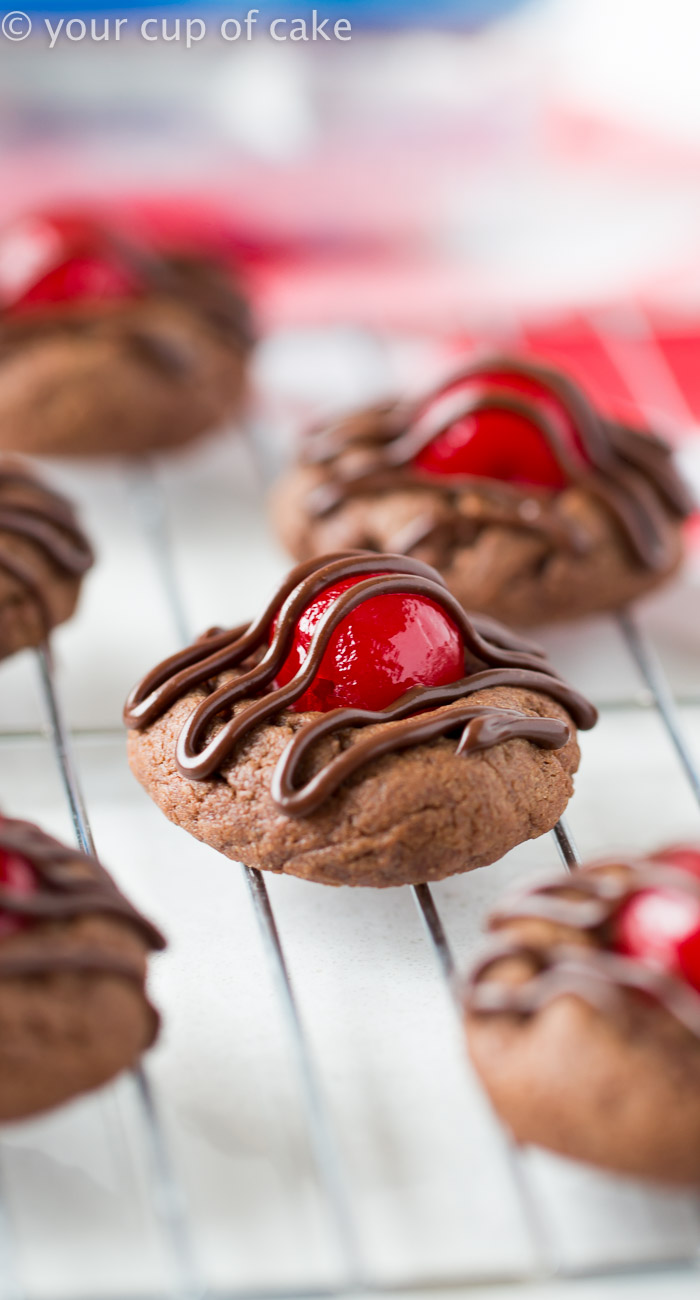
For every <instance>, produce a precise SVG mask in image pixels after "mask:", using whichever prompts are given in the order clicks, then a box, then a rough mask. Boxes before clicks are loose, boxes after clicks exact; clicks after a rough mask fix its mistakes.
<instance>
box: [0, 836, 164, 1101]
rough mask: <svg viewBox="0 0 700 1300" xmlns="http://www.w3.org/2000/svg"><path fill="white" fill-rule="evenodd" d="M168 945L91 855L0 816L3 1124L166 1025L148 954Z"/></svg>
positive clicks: (89, 1079) (115, 1064)
mask: <svg viewBox="0 0 700 1300" xmlns="http://www.w3.org/2000/svg"><path fill="white" fill-rule="evenodd" d="M164 944H165V941H164V939H163V937H162V935H161V934H160V933H159V932H158V930H157V929H156V928H155V926H153V925H151V923H150V922H149V921H147V920H146V919H145V918H144V917H143V916H141V914H140V913H139V912H137V911H136V909H135V908H134V907H132V905H131V903H129V902H128V900H127V899H126V898H125V897H124V895H123V894H121V893H120V891H119V890H118V889H117V887H116V885H115V884H114V881H113V880H112V879H111V877H110V876H109V875H108V874H107V872H106V871H105V870H104V868H103V867H101V866H100V864H99V863H98V862H97V861H96V860H95V859H94V858H90V857H87V856H86V855H85V854H82V853H79V852H78V851H77V850H76V849H72V848H68V847H66V846H65V845H63V844H60V843H59V842H58V841H57V840H54V839H52V838H51V837H50V836H49V835H45V834H44V832H43V831H41V830H40V829H39V828H38V827H37V826H33V825H31V824H30V823H29V822H24V821H15V820H11V819H9V818H0V1120H2V1121H5V1120H15V1119H22V1118H24V1117H25V1116H27V1115H34V1114H36V1113H37V1112H38V1111H43V1110H47V1109H49V1108H50V1107H52V1106H57V1105H59V1103H61V1102H63V1101H67V1100H68V1099H69V1098H71V1097H74V1096H77V1095H78V1094H79V1093H82V1092H86V1091H88V1090H89V1089H91V1088H96V1087H98V1086H99V1085H100V1084H103V1083H106V1082H107V1080H108V1079H111V1078H113V1077H114V1075H116V1074H118V1073H119V1072H120V1071H121V1070H124V1069H127V1068H128V1067H130V1066H132V1065H134V1064H135V1063H136V1062H137V1061H138V1059H139V1057H140V1055H141V1053H142V1052H144V1051H145V1050H146V1048H148V1047H150V1045H151V1043H152V1042H153V1041H154V1039H155V1037H156V1034H157V1031H158V1023H159V1020H158V1015H157V1012H156V1011H155V1010H154V1009H153V1007H152V1006H151V1004H150V1002H149V1000H148V997H147V995H146V990H145V979H146V959H147V956H148V954H149V952H151V951H153V950H158V949H161V948H163V947H164Z"/></svg>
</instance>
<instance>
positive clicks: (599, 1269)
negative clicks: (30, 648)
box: [0, 465, 700, 1300]
mask: <svg viewBox="0 0 700 1300" xmlns="http://www.w3.org/2000/svg"><path fill="white" fill-rule="evenodd" d="M128 473H129V480H130V490H131V492H132V495H133V498H134V500H135V501H136V504H137V508H138V512H139V517H140V519H141V523H142V527H143V532H144V536H145V537H146V539H147V541H148V545H149V547H150V548H151V552H152V555H153V559H154V561H155V564H156V566H157V569H158V572H159V574H160V579H161V581H162V585H163V590H164V592H165V594H166V597H167V601H168V606H169V610H170V615H171V617H172V622H173V625H174V627H175V629H176V631H177V634H178V636H179V637H180V638H181V639H182V640H185V639H187V637H188V636H189V634H190V629H189V628H188V626H187V618H186V614H185V606H184V601H183V599H182V597H181V593H180V590H179V587H178V581H177V574H176V569H175V564H174V560H173V554H172V550H171V547H170V543H169V536H168V521H167V515H166V507H165V502H164V499H163V496H162V495H161V492H160V489H159V485H158V480H157V476H156V474H155V473H154V471H153V469H152V468H151V467H149V466H148V465H146V466H132V467H131V468H130V469H129V471H128ZM618 624H619V628H620V631H621V634H622V637H623V639H624V642H625V644H626V646H627V649H628V651H629V654H630V657H631V659H632V661H633V662H634V663H635V665H636V667H637V669H638V670H639V671H640V673H641V674H642V677H643V678H644V680H645V682H646V684H647V686H648V688H649V691H650V693H651V696H652V698H653V701H654V705H655V707H656V709H657V710H658V712H659V716H660V718H661V720H662V722H663V725H664V726H665V728H666V731H667V733H668V736H669V739H670V741H671V743H672V744H673V746H674V749H675V751H676V754H677V756H678V758H679V760H680V763H681V765H682V768H683V771H684V774H685V776H686V778H687V780H688V781H689V783H690V785H691V788H692V790H693V793H694V795H695V797H696V799H697V800H698V802H699V803H700V774H699V773H698V769H697V766H696V763H695V761H694V758H693V755H692V752H691V750H690V748H689V746H688V744H687V741H686V739H685V737H684V735H683V730H682V727H681V724H680V722H679V719H678V716H677V711H676V708H675V705H674V701H673V695H672V692H671V689H670V686H669V684H668V681H667V679H666V676H665V674H664V672H663V669H662V667H661V665H660V663H659V661H658V659H657V658H656V656H655V653H654V650H653V648H652V647H651V645H650V644H649V642H648V640H647V639H646V637H645V636H644V634H643V633H642V632H641V631H640V629H639V627H638V626H637V624H636V622H635V621H634V619H633V617H632V615H631V614H630V613H628V612H623V613H622V614H620V615H619V619H618ZM37 667H38V672H39V677H40V682H41V688H42V693H43V699H44V704H45V711H46V718H47V728H48V731H49V734H50V736H51V739H52V742H53V746H54V751H55V758H56V762H57V765H58V769H59V771H60V776H61V780H62V783H63V788H64V792H65V797H66V800H67V804H68V807H69V810H70V814H71V818H72V821H73V825H74V828H75V835H76V840H77V842H78V844H79V845H80V846H81V848H83V849H84V850H85V851H87V852H93V851H94V845H93V838H92V833H91V829H90V823H89V818H88V813H87V809H86V806H85V801H84V798H83V794H82V790H81V784H80V779H79V775H78V767H77V764H76V761H75V758H74V754H73V750H72V741H71V736H70V734H69V730H68V728H67V726H66V723H65V719H64V715H63V709H62V705H61V700H60V693H59V688H58V681H57V675H56V672H55V668H54V664H53V661H52V657H51V652H50V648H49V647H48V646H45V647H42V648H41V649H40V650H39V651H38V654H37ZM552 834H553V837H554V841H555V843H556V848H557V851H558V853H559V855H560V857H561V859H562V862H563V863H564V865H565V866H566V868H567V869H568V870H575V869H576V866H577V865H578V864H579V862H580V859H579V856H578V852H577V849H576V846H575V843H574V841H573V838H572V836H571V834H570V832H569V830H568V827H567V825H566V823H565V822H564V821H562V822H560V823H559V825H558V826H557V827H556V828H555V830H554V831H553V832H552ZM242 871H243V872H244V876H245V880H246V884H247V888H248V890H249V894H250V898H251V901H252V904H253V908H254V911H255V915H256V918H257V922H258V925H259V929H260V934H261V939H262V942H263V946H264V950H265V953H266V957H267V960H268V963H269V970H270V974H271V977H272V980H273V983H274V985H275V988H276V991H277V997H278V999H279V1004H280V1007H281V1010H282V1012H283V1016H284V1023H285V1026H286V1032H287V1035H288V1039H289V1045H290V1048H291V1052H292V1056H293V1059H294V1062H295V1066H296V1071H297V1075H298V1078H299V1081H300V1084H301V1089H302V1096H303V1100H304V1110H305V1116H306V1125H307V1131H308V1136H309V1141H310V1146H311V1150H312V1151H313V1155H314V1159H315V1162H316V1167H317V1170H318V1174H319V1179H320V1183H321V1186H322V1188H323V1191H324V1195H325V1198H326V1202H327V1206H328V1209H329V1212H330V1218H331V1221H332V1224H333V1229H334V1232H335V1236H336V1239H337V1244H338V1247H339V1250H340V1254H341V1258H342V1260H343V1266H344V1280H343V1282H342V1283H341V1284H340V1285H338V1286H335V1287H332V1288H323V1287H318V1286H316V1285H313V1286H310V1287H308V1288H301V1289H300V1288H299V1287H295V1288H294V1289H292V1290H289V1291H286V1290H284V1289H277V1290H275V1289H271V1290H265V1291H264V1292H262V1291H261V1292H251V1291H250V1290H246V1291H237V1292H233V1291H232V1292H230V1293H227V1297H226V1300H244V1296H245V1297H251V1296H253V1297H258V1298H259V1300H294V1297H296V1296H300V1295H302V1294H303V1295H304V1296H309V1297H319V1300H320V1298H321V1297H325V1296H329V1297H331V1296H339V1295H353V1294H362V1293H365V1294H366V1293H369V1292H374V1293H379V1294H391V1293H392V1291H394V1290H395V1289H396V1288H394V1287H392V1286H391V1285H387V1284H386V1283H383V1282H382V1281H378V1280H377V1279H373V1278H372V1277H371V1276H370V1275H369V1273H368V1269H367V1266H366V1263H365V1260H364V1258H363V1252H362V1245H361V1238H360V1233H359V1230H358V1225H357V1222H356V1219H355V1215H354V1213H353V1205H352V1197H351V1194H350V1190H349V1184H348V1182H347V1179H346V1177H345V1171H344V1168H343V1162H342V1159H341V1156H340V1153H339V1147H338V1143H337V1139H336V1135H335V1133H334V1131H333V1125H332V1122H331V1119H330V1116H329V1112H328V1109H327V1106H326V1103H325V1100H324V1095H323V1088H322V1086H321V1084H320V1081H319V1075H318V1071H317V1067H316V1063H315V1060H314V1055H313V1052H312V1050H311V1047H310V1043H309V1040H308V1036H307V1034H306V1031H305V1027H304V1019H303V1015H302V1013H301V1012H300V1009H299V1005H298V1002H297V997H296V994H295V989H294V986H293V982H292V979H291V976H290V973H289V968H288V964H287V960H286V956H285V950H284V941H283V936H282V935H281V933H280V929H279V926H278V922H277V919H276V916H275V913H274V910H273V906H272V903H271V899H270V895H269V892H268V889H267V885H266V883H265V880H264V877H263V876H262V874H261V873H260V872H259V871H257V870H252V869H250V868H246V867H242ZM412 894H413V898H414V901H415V905H416V908H417V912H418V915H419V917H420V920H421V922H422V925H423V927H424V931H425V934H426V938H427V940H428V942H429V943H430V946H431V949H432V952H433V955H434V957H435V960H436V962H437V965H438V968H439V970H440V972H441V975H442V978H443V980H444V986H445V991H446V993H447V994H448V995H449V997H450V998H451V999H452V1000H453V1002H454V1003H455V1005H456V1006H457V1007H459V993H458V989H459V976H458V966H457V961H456V958H455V955H454V953H453V951H452V948H451V946H450V943H449V940H448V937H447V932H446V929H445V926H444V924H443V920H442V918H441V915H440V912H439V909H438V906H437V904H436V901H435V896H434V893H433V892H432V891H431V889H430V887H429V886H428V885H418V886H414V887H412ZM134 1082H135V1085H136V1091H137V1095H138V1099H139V1104H140V1107H141V1110H142V1114H143V1119H144V1128H145V1132H146V1134H147V1138H148V1156H149V1168H150V1189H151V1193H152V1197H153V1205H154V1210H155V1213H156V1216H157V1221H158V1225H159V1228H160V1233H161V1236H162V1240H163V1242H164V1243H165V1246H166V1248H167V1252H168V1258H169V1263H170V1273H171V1278H172V1280H171V1283H170V1285H169V1288H168V1290H167V1292H165V1294H166V1295H167V1296H168V1297H170V1300H198V1298H199V1297H202V1296H204V1295H205V1294H213V1293H209V1292H207V1290H206V1286H205V1283H204V1279H203V1276H202V1272H201V1269H200V1266H199V1263H198V1260H197V1257H196V1250H195V1245H194V1240H193V1232H192V1229H191V1224H190V1218H189V1215H188V1210H187V1204H186V1198H185V1195H184V1192H183V1189H182V1187H181V1185H180V1183H179V1181H178V1176H177V1172H176V1169H175V1164H174V1161H173V1159H172V1156H171V1154H170V1150H169V1145H168V1139H167V1134H166V1132H165V1129H164V1126H163V1123H162V1120H161V1117H160V1112H159V1105H158V1101H157V1098H156V1096H155V1095H154V1091H153V1089H152V1087H151V1083H150V1080H149V1076H148V1073H147V1071H146V1069H145V1068H143V1067H139V1068H138V1069H137V1070H136V1071H135V1072H134ZM504 1143H505V1146H506V1150H507V1152H508V1168H509V1171H510V1176H511V1178H512V1180H513V1186H514V1189H515V1191H516V1193H517V1202H518V1205H519V1208H520V1213H521V1216H522V1221H523V1224H524V1225H525V1227H526V1230H527V1233H528V1237H529V1241H530V1245H531V1249H532V1256H533V1259H534V1261H535V1264H534V1267H533V1268H532V1269H527V1270H522V1271H520V1270H519V1271H517V1272H514V1273H503V1272H500V1273H498V1272H494V1273H489V1274H487V1275H484V1274H483V1273H481V1274H479V1275H476V1274H470V1275H466V1276H463V1277H459V1278H454V1279H451V1280H450V1282H449V1286H450V1287H451V1288H455V1287H463V1288H469V1287H475V1286H488V1285H491V1284H493V1285H496V1284H499V1285H501V1286H505V1285H512V1286H513V1287H514V1288H516V1289H517V1287H518V1286H519V1285H521V1284H526V1283H531V1282H533V1280H546V1279H551V1278H553V1277H555V1276H556V1277H559V1278H568V1277H574V1276H575V1277H607V1276H613V1275H619V1274H620V1273H624V1272H630V1273H635V1272H636V1271H637V1270H638V1268H639V1264H638V1262H637V1261H630V1262H629V1264H628V1265H627V1264H623V1265H621V1266H616V1267H613V1268H608V1267H604V1266H597V1265H596V1266H591V1267H588V1266H587V1267H584V1268H578V1269H565V1268H564V1267H563V1265H562V1263H561V1261H560V1260H559V1259H558V1257H557V1248H556V1242H555V1241H554V1240H553V1234H552V1230H551V1227H550V1224H549V1223H548V1221H547V1215H546V1212H545V1210H544V1208H543V1206H542V1205H541V1204H540V1202H539V1200H538V1196H537V1193H536V1189H535V1188H534V1186H533V1184H532V1181H531V1179H530V1176H529V1174H528V1171H527V1168H526V1164H525V1161H524V1160H523V1158H522V1153H521V1152H520V1151H519V1150H518V1148H517V1147H516V1146H515V1145H514V1144H513V1143H512V1142H511V1141H510V1139H509V1138H508V1136H507V1135H504ZM673 1262H675V1263H676V1264H678V1265H680V1266H688V1267H692V1266H694V1265H695V1262H696V1261H695V1257H694V1256H690V1255H689V1256H687V1257H686V1256H683V1257H681V1258H679V1259H678V1260H676V1261H669V1260H668V1259H664V1260H663V1261H659V1266H663V1267H668V1266H669V1263H673ZM652 1266H653V1262H652ZM644 1268H645V1270H646V1269H647V1268H648V1265H647V1264H645V1265H644ZM0 1271H1V1273H2V1278H3V1287H4V1289H3V1294H4V1296H6V1297H9V1298H10V1300H23V1298H24V1294H25V1293H24V1291H23V1289H22V1286H21V1284H20V1281H19V1279H18V1274H17V1269H16V1265H15V1261H14V1257H13V1250H12V1234H11V1225H10V1223H9V1221H8V1216H7V1214H6V1212H5V1210H4V1207H3V1201H2V1195H1V1189H0ZM438 1285H439V1284H438ZM444 1285H448V1284H444ZM400 1289H401V1290H402V1291H406V1290H407V1289H410V1287H406V1285H405V1284H404V1285H402V1286H401V1288H400ZM416 1289H420V1284H416ZM221 1300H223V1297H221Z"/></svg>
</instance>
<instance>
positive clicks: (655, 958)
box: [614, 846, 700, 992]
mask: <svg viewBox="0 0 700 1300" xmlns="http://www.w3.org/2000/svg"><path fill="white" fill-rule="evenodd" d="M654 860H655V861H658V862H659V863H660V864H662V863H663V864H668V865H669V866H675V867H679V868H681V869H682V870H686V871H689V872H690V874H692V875H694V876H698V875H700V853H698V851H697V850H695V849H692V848H686V847H684V846H678V847H675V848H672V849H668V850H666V851H664V852H663V853H659V854H657V855H655V859H654ZM614 942H615V947H616V948H617V950H618V952H622V953H624V954H625V955H626V956H629V957H636V958H637V959H638V960H639V961H642V962H644V963H646V964H647V965H650V966H655V967H656V968H657V969H661V970H665V971H668V972H669V974H672V975H677V976H680V977H681V978H683V979H684V980H686V981H687V983H688V984H690V985H691V986H692V987H693V988H694V989H697V990H698V992H700V898H698V897H695V896H694V895H693V894H690V893H686V892H685V891H684V890H683V889H679V888H674V887H673V886H672V885H669V886H668V887H664V888H654V889H642V890H640V891H639V892H638V893H636V894H633V895H632V896H631V897H630V898H629V899H628V900H627V902H626V903H624V904H623V906H622V908H621V910H620V912H619V913H618V916H617V918H616V922H615V935H614Z"/></svg>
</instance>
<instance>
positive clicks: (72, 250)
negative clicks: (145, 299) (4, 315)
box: [0, 214, 142, 313]
mask: <svg viewBox="0 0 700 1300" xmlns="http://www.w3.org/2000/svg"><path fill="white" fill-rule="evenodd" d="M141 289H142V285H141V282H140V278H139V275H138V272H137V270H136V269H135V267H134V266H132V265H131V264H130V262H129V259H128V257H127V256H126V255H125V254H124V253H123V252H122V251H121V250H120V248H119V247H118V245H117V243H116V242H115V241H113V240H112V238H111V237H110V235H109V233H108V231H107V230H106V229H105V228H104V227H103V226H101V225H100V224H99V223H98V222H96V221H93V220H90V219H89V218H87V217H85V218H83V217H79V216H61V215H59V216H53V215H49V214H46V215H38V216H32V217H27V218H25V219H23V220H20V221H17V222H15V223H14V224H13V225H11V226H8V227H7V228H6V229H5V230H3V231H2V232H0V306H2V307H3V308H4V309H5V310H6V311H11V312H13V313H19V312H23V311H28V310H31V309H32V308H44V309H49V308H52V307H61V306H64V307H65V306H68V305H70V304H74V303H79V302H110V301H113V300H115V299H116V300H120V299H124V298H131V297H134V296H135V295H137V294H138V293H139V292H140V291H141Z"/></svg>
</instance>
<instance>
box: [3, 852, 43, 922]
mask: <svg viewBox="0 0 700 1300" xmlns="http://www.w3.org/2000/svg"><path fill="white" fill-rule="evenodd" d="M0 888H2V889H3V890H7V891H8V892H12V893H13V894H17V895H18V896H19V897H20V898H27V897H28V896H29V895H30V894H34V893H36V890H37V878H36V872H35V871H34V868H33V866H32V865H31V863H30V862H28V861H27V859H26V858H23V857H20V855H19V854H18V853H9V852H7V850H6V849H2V848H0ZM27 924H30V922H29V921H28V919H27V918H26V917H24V916H17V915H15V913H14V912H6V911H5V910H4V909H3V908H2V907H1V906H0V939H2V938H5V937H6V936H7V935H10V934H16V933H17V931H18V930H23V929H24V927H25V926H26V925H27Z"/></svg>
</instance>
